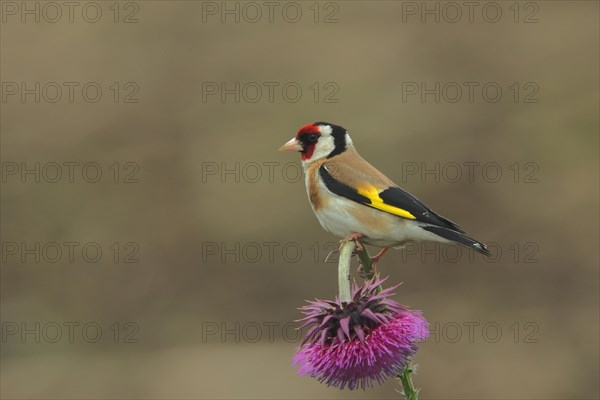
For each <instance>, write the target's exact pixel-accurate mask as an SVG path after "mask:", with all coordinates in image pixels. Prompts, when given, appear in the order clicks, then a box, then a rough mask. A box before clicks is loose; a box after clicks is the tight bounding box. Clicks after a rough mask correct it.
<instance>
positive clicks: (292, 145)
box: [279, 137, 303, 151]
mask: <svg viewBox="0 0 600 400" xmlns="http://www.w3.org/2000/svg"><path fill="white" fill-rule="evenodd" d="M302 150H303V148H302V144H300V142H299V141H298V140H297V139H296V138H295V137H294V138H292V139H291V140H290V141H289V142H287V143H286V144H284V145H283V146H281V147H280V148H279V151H302Z"/></svg>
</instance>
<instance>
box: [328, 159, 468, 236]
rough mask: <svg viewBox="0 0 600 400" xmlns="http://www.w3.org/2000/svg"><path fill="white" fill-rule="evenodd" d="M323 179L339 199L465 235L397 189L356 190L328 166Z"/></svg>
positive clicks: (372, 188) (450, 223) (419, 202)
mask: <svg viewBox="0 0 600 400" xmlns="http://www.w3.org/2000/svg"><path fill="white" fill-rule="evenodd" d="M319 175H320V177H321V180H322V181H323V183H324V184H325V187H327V189H328V190H329V191H330V192H331V193H334V194H336V195H338V196H342V197H345V198H347V199H349V200H352V201H355V202H357V203H360V204H364V205H365V206H369V207H372V208H376V209H378V210H381V211H384V212H387V213H389V214H393V215H397V216H399V217H401V218H406V219H412V220H416V221H419V222H423V223H427V224H431V225H435V226H440V227H443V228H448V229H451V230H453V231H457V232H461V233H464V231H463V230H462V229H461V228H460V227H459V226H458V225H456V224H455V223H454V222H452V221H450V220H448V219H446V218H444V217H442V216H440V215H438V214H436V213H435V212H433V211H432V210H431V209H430V208H429V207H427V205H426V204H425V203H423V202H422V201H421V200H419V199H417V198H416V197H415V196H413V195H412V194H410V193H408V192H406V191H404V190H402V189H401V188H399V187H397V186H392V187H389V188H386V189H384V190H381V191H379V190H378V189H377V188H376V187H375V186H372V185H369V184H365V185H364V187H360V188H353V187H351V186H348V185H346V184H345V183H343V182H340V181H339V180H337V179H336V178H335V177H333V176H332V175H331V174H330V173H329V171H328V170H327V168H326V166H325V165H322V166H321V167H320V168H319Z"/></svg>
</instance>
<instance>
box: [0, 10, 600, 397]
mask: <svg viewBox="0 0 600 400" xmlns="http://www.w3.org/2000/svg"><path fill="white" fill-rule="evenodd" d="M57 4H59V5H60V4H61V3H57ZM236 4H237V5H236ZM254 4H257V5H258V7H259V8H260V9H261V13H262V15H261V16H260V17H258V16H257V14H256V6H250V7H254V8H248V6H247V4H246V3H235V2H228V3H227V4H226V5H225V4H224V3H221V2H214V3H202V2H195V1H175V2H167V1H147V2H146V1H138V2H122V3H117V4H116V5H115V4H114V3H113V2H103V1H102V2H100V1H98V2H95V3H94V2H93V4H92V5H88V2H80V3H77V4H76V5H75V6H74V9H73V15H72V20H69V19H70V17H69V13H68V11H69V10H68V8H67V7H66V6H60V7H61V8H62V9H61V10H60V11H61V12H62V15H61V16H59V15H58V14H56V12H57V11H56V8H52V6H49V7H48V6H46V8H44V6H45V5H46V3H44V2H41V3H38V5H37V6H36V5H35V3H34V2H27V3H23V2H6V1H3V2H2V26H1V32H0V33H1V42H0V44H1V63H0V67H1V80H2V85H3V86H2V96H3V98H2V103H1V107H2V111H1V119H2V124H1V131H2V142H1V145H2V148H1V156H2V162H3V164H2V172H3V177H2V194H1V200H2V232H1V233H2V269H1V273H2V276H1V278H2V279H1V289H2V290H1V300H2V306H1V311H2V315H1V320H2V335H3V336H2V343H1V380H2V382H1V385H0V386H1V392H0V393H1V395H2V397H3V398H27V399H32V398H40V399H42V398H108V399H111V398H115V399H116V398H198V399H201V398H223V399H224V398H295V399H299V398H315V399H327V398H399V397H400V395H399V393H398V392H397V390H399V388H400V387H399V385H398V383H397V382H394V381H393V380H390V381H388V382H387V383H386V384H384V385H382V386H377V387H376V388H375V389H373V390H369V391H366V392H363V391H356V392H346V391H344V392H342V391H339V390H337V389H333V388H327V387H325V386H324V385H321V384H319V383H318V382H317V381H315V380H314V379H310V378H306V377H299V376H297V375H296V372H295V369H294V368H292V366H291V355H292V353H293V350H294V348H295V346H297V344H298V342H297V340H295V339H296V334H295V332H294V331H293V329H292V328H293V327H292V325H291V324H290V323H291V321H293V320H294V319H296V318H298V317H299V312H298V311H297V310H296V308H297V307H299V306H301V305H302V304H303V302H304V300H306V299H312V298H314V297H321V298H331V297H333V296H335V293H336V289H337V287H336V282H337V278H336V267H335V264H325V263H323V258H324V256H325V255H326V253H327V252H328V250H330V248H331V246H332V245H333V244H332V242H334V241H336V240H337V238H335V237H333V236H331V235H329V234H328V233H327V232H324V231H323V230H322V229H321V228H320V226H319V224H318V222H317V220H316V218H315V217H314V216H313V214H312V211H311V210H310V207H309V204H308V201H307V198H306V195H305V189H304V183H303V180H302V178H299V179H296V177H295V174H296V173H297V172H298V165H299V157H298V156H297V155H296V154H281V153H278V152H276V149H277V148H278V147H279V146H280V145H281V144H282V143H283V142H284V141H287V140H288V139H289V138H290V137H291V136H293V135H294V134H295V131H296V130H297V129H298V127H299V126H301V125H303V124H306V123H309V122H314V121H319V120H321V121H329V122H333V123H338V124H340V125H343V126H344V127H346V128H348V129H349V131H350V133H351V134H352V138H353V140H354V142H355V144H356V146H357V147H358V149H359V151H360V152H361V153H362V154H363V155H364V156H365V157H366V158H367V159H368V160H370V161H371V162H372V163H373V164H375V165H376V166H377V167H379V168H380V169H381V170H382V171H384V172H385V173H386V174H388V175H389V176H390V177H391V178H392V179H394V180H395V181H396V182H398V183H399V184H402V185H403V186H404V187H405V188H406V189H408V190H409V191H411V192H412V193H414V194H416V195H417V196H418V197H420V198H421V199H422V200H424V201H425V202H427V203H428V204H429V205H430V206H431V207H432V208H433V209H434V210H436V211H438V212H440V213H441V214H442V215H445V216H447V217H449V218H451V219H453V220H455V221H457V222H458V223H460V224H461V225H462V226H463V227H464V228H465V229H466V230H467V231H468V232H469V233H471V234H472V235H473V236H475V237H477V238H478V239H480V240H483V241H488V242H492V243H495V249H496V258H495V259H494V261H495V262H489V261H485V260H483V259H482V257H480V256H478V255H477V256H475V257H474V258H473V259H471V258H469V257H470V256H469V255H468V253H467V252H462V253H459V257H458V259H457V260H454V259H453V257H454V256H455V255H456V248H454V249H453V248H450V249H448V248H445V247H437V248H435V247H431V249H433V250H432V251H433V253H428V252H427V251H426V249H424V248H423V247H421V248H418V249H417V248H412V249H410V250H411V251H410V254H405V255H404V256H403V253H402V252H399V251H395V252H392V253H391V254H390V255H388V256H386V258H384V259H383V261H382V262H381V264H380V270H381V271H382V273H383V274H384V275H390V282H393V283H397V282H404V283H403V285H402V286H401V288H400V289H399V290H398V294H397V295H396V300H398V301H400V302H402V303H404V304H407V305H409V306H411V307H413V308H417V309H421V310H423V312H424V315H425V316H426V318H427V319H428V320H429V321H430V323H431V324H432V329H433V331H432V336H431V338H430V340H429V341H428V342H426V343H424V344H423V345H422V346H421V350H420V351H419V353H418V354H417V357H416V359H415V362H416V363H417V364H419V371H418V374H417V375H416V377H415V384H416V385H417V386H419V387H421V388H422V398H425V399H459V398H460V399H465V398H469V399H475V398H477V399H517V398H518V399H550V398H552V399H593V398H598V396H599V389H598V374H599V359H598V354H599V353H598V347H599V346H598V337H599V336H598V335H599V330H598V327H599V319H598V301H599V296H598V291H599V288H598V282H599V275H598V263H599V254H598V240H599V230H598V229H599V228H598V193H599V186H598V168H599V165H598V131H599V123H598V110H599V90H598V88H599V83H600V82H599V79H598V70H599V50H598V49H599V27H598V15H599V9H598V8H599V7H598V3H597V2H594V1H582V2H577V1H547V2H546V1H542V2H529V3H527V4H526V3H517V4H516V5H515V4H513V2H497V3H494V4H495V5H492V6H487V3H486V2H481V3H477V4H478V5H477V6H476V8H475V9H474V13H473V16H472V21H469V14H468V8H466V7H465V6H461V5H460V4H461V3H454V4H458V5H459V8H460V9H461V10H460V11H461V13H462V15H461V16H460V17H458V16H457V14H456V6H446V3H443V2H442V3H436V2H428V3H426V4H425V3H421V2H418V3H412V2H366V1H355V2H330V3H316V4H315V3H313V2H297V3H293V5H289V4H288V3H286V2H281V3H275V4H276V5H275V6H274V7H275V8H274V9H273V15H272V22H271V21H269V15H268V10H269V9H268V7H269V6H267V5H265V4H264V3H261V2H259V3H254ZM436 4H437V5H436ZM35 7H38V9H37V10H38V11H35V10H36V8H35ZM224 7H227V9H231V10H234V11H233V12H234V13H235V10H236V7H238V8H237V9H238V10H239V14H238V17H239V22H236V21H235V18H236V15H235V14H224V18H225V21H224V22H222V21H221V14H220V13H221V12H222V11H224V10H225V9H224ZM425 7H428V8H427V9H425ZM436 7H438V10H439V14H438V17H439V22H436V21H435V19H436V15H435V14H427V13H425V14H424V17H423V18H425V21H423V20H422V16H421V12H425V11H427V10H428V9H432V10H434V11H433V12H434V13H435V12H436V11H435V10H436ZM452 7H454V8H452ZM484 7H487V8H485V14H484V11H483V10H484ZM489 7H492V8H489ZM510 7H512V8H510ZM284 8H285V11H284ZM497 8H499V9H500V11H501V15H500V16H499V17H497V18H496V17H495V12H496V10H497ZM297 9H300V11H301V12H302V15H301V16H299V17H296V12H297ZM27 10H34V11H32V12H33V14H27ZM84 10H85V11H84ZM98 10H100V12H101V14H100V16H98V15H99V14H97V12H98ZM36 12H39V15H36ZM215 13H216V14H215ZM38 17H39V22H36V21H35V19H36V18H38ZM22 19H24V21H23V20H22ZM96 19H98V20H97V22H93V21H94V20H96ZM203 19H204V20H203ZM295 19H298V21H297V22H293V20H295ZM495 19H497V21H496V22H493V21H492V20H495ZM252 20H256V22H252ZM315 20H316V21H317V22H315ZM452 20H456V22H452ZM53 21H54V22H53ZM115 21H116V22H115ZM515 21H516V22H515ZM536 21H537V22H536ZM325 22H328V23H325ZM36 82H39V85H40V86H39V89H36V86H35V85H36ZM68 82H74V83H68ZM115 82H116V84H115ZM222 82H225V84H226V85H227V87H226V88H230V89H231V88H233V89H234V90H235V85H236V82H238V83H239V84H240V89H239V91H238V94H239V96H240V99H239V102H236V99H235V96H236V95H235V94H229V95H225V98H224V99H223V101H222V99H221V94H222V93H221V86H220V85H221V83H222ZM265 82H267V84H265ZM268 82H272V83H268ZM315 82H317V84H316V85H315ZM421 82H424V83H425V84H426V88H430V89H431V88H434V89H435V83H436V82H439V83H440V89H439V92H438V93H439V95H440V100H439V102H436V101H435V98H434V96H435V95H426V96H425V98H424V101H422V100H421V93H418V94H415V95H409V92H407V90H410V89H414V87H415V85H416V87H419V85H420V84H421ZM449 82H450V83H452V82H454V83H456V84H457V85H458V86H460V87H462V88H463V89H465V90H464V91H463V93H462V95H461V96H460V97H459V98H458V99H457V101H456V102H452V101H453V99H455V98H456V94H455V92H453V91H452V90H453V88H455V86H453V84H450V86H448V83H449ZM465 82H475V83H476V84H477V86H475V90H474V98H473V99H472V101H470V100H469V99H468V92H467V90H466V86H464V83H465ZM490 82H491V83H493V84H492V85H491V87H492V88H491V89H490V91H489V92H488V93H487V94H488V97H484V95H483V94H482V87H483V86H484V85H485V84H486V83H490ZM23 83H24V84H25V86H24V87H23V86H22V84H23ZM515 83H517V84H518V86H514V84H515ZM69 85H71V87H73V88H74V89H73V98H72V99H69V91H68V87H69ZM256 85H258V86H259V87H261V88H262V90H263V92H262V94H261V97H259V98H258V99H257V92H256ZM266 85H271V86H272V87H273V88H274V92H273V96H274V97H273V98H272V99H269V96H268V94H269V93H268V86H266ZM286 85H287V86H286ZM444 85H446V86H445V88H446V89H443V88H444ZM56 86H59V87H61V88H62V96H61V97H60V98H57V93H58V92H57V91H56ZM84 86H85V87H86V89H85V93H82V90H83V88H84ZM284 86H285V87H286V90H288V91H287V92H285V93H282V89H283V87H284ZM488 86H490V85H488ZM497 86H499V87H500V88H501V90H502V97H501V98H500V99H499V100H498V101H496V102H494V101H491V98H492V97H495V94H494V91H493V89H494V88H495V87H497ZM98 87H100V89H101V91H102V92H101V95H99V97H98V98H97V99H96V97H97V96H98V95H96V94H95V90H97V88H98ZM297 87H300V88H301V90H302V94H301V95H300V96H299V97H298V100H297V101H296V102H294V100H295V97H296V96H297V95H296V94H295V91H294V90H295V89H296V88H297ZM317 87H318V88H319V89H318V92H317ZM215 88H216V89H217V90H218V92H217V93H216V94H211V93H213V92H214V90H215ZM23 90H25V94H24V93H23ZM27 90H29V91H30V92H29V94H27ZM211 90H212V91H211ZM443 90H446V91H445V92H444V91H443ZM517 95H518V96H517ZM22 96H24V97H22ZM36 96H39V102H36ZM403 96H404V99H403ZM490 96H491V97H490ZM515 96H517V97H515ZM71 100H72V101H71ZM254 100H256V101H255V102H254ZM271 100H272V101H271ZM525 100H527V102H526V101H525ZM530 100H532V101H533V100H537V102H535V101H533V102H531V101H530ZM54 101H55V102H54ZM94 101H95V102H94ZM332 101H335V102H332ZM36 162H38V163H40V164H39V167H38V172H39V174H40V176H39V182H36V179H37V178H36V176H35V168H36V167H35V165H36V164H35V163H36ZM69 162H75V163H79V164H71V165H73V168H74V175H73V179H71V181H70V179H69V177H68V167H67V166H66V165H65V164H64V163H69ZM436 162H437V163H439V165H440V169H441V168H447V169H446V170H445V171H446V172H445V175H444V173H442V172H440V174H439V175H440V176H439V177H438V179H437V180H438V181H437V182H436V176H435V175H431V174H430V175H425V176H421V174H420V172H422V171H419V172H418V173H416V174H414V175H407V174H405V172H407V170H406V168H413V167H414V166H415V165H416V166H417V167H418V168H419V169H421V163H425V164H423V165H424V166H425V168H433V166H435V165H436V164H435V163H436ZM469 162H479V163H480V164H479V165H480V167H478V168H476V169H475V170H474V171H475V175H474V178H473V179H472V180H470V179H468V177H467V171H468V170H467V167H465V166H464V165H465V164H464V163H469ZM54 163H57V164H58V165H59V166H61V172H62V176H61V177H60V178H56V164H54ZM88 163H97V164H89V165H88ZM115 163H116V164H115ZM264 163H270V164H264ZM486 163H496V164H493V165H492V167H494V168H496V169H497V168H500V172H501V173H502V176H501V177H500V178H499V179H498V181H497V182H492V181H493V180H495V175H496V174H495V173H493V172H494V171H493V170H487V171H486V172H485V173H484V172H482V169H481V168H482V167H481V166H483V165H484V164H486ZM515 163H517V164H515ZM527 163H530V164H527ZM455 164H458V165H460V166H462V167H461V168H463V169H462V175H461V177H460V179H453V178H454V176H455V173H453V172H452V171H451V170H450V169H449V168H451V167H452V166H455ZM84 165H88V167H86V171H85V172H82V169H83V166H84ZM257 166H258V167H259V168H257ZM27 168H28V169H34V172H33V173H30V174H27V173H25V174H24V175H23V172H24V171H23V170H24V169H27ZM53 168H54V169H53ZM236 168H237V172H235V171H236ZM269 168H272V169H271V170H270V169H269ZM98 169H100V171H101V172H102V176H101V177H100V178H99V179H98V182H91V181H93V180H95V179H94V176H95V175H96V172H95V171H96V170H98ZM224 170H225V172H226V170H233V171H234V172H231V173H225V174H224V175H222V172H223V171H224ZM117 171H118V172H119V174H118V175H117V174H116V172H117ZM269 171H272V176H269ZM517 171H518V173H519V174H518V175H515V174H516V172H517ZM52 181H56V182H52ZM115 181H116V182H115ZM134 181H137V182H134ZM71 242H75V244H69V243H71ZM115 243H116V245H115ZM36 246H39V247H36ZM69 246H72V248H73V249H74V250H73V258H72V259H70V258H69V254H68V251H67V249H68V248H69ZM236 246H237V247H236ZM84 247H85V249H86V251H85V252H83V253H84V254H82V250H83V248H84ZM57 248H60V249H62V252H61V254H57V253H56V249H57ZM98 248H99V249H100V250H101V251H102V254H101V255H98V256H96V255H95V252H96V251H97V249H98ZM269 249H273V250H272V252H270V250H269ZM427 249H429V248H427ZM29 250H31V251H29ZM499 251H501V253H499ZM36 257H39V258H40V260H39V262H36ZM86 257H87V258H86ZM315 259H316V260H315ZM95 260H97V262H93V261H95ZM136 260H137V261H138V262H133V263H129V262H126V261H136ZM36 324H38V325H36ZM57 326H58V328H59V329H60V331H58V330H57ZM69 326H71V327H72V333H73V336H72V337H69V333H70V332H69V329H68V327H69ZM84 327H85V329H84ZM291 327H292V328H291ZM469 327H471V328H469ZM98 328H99V329H101V336H99V335H98ZM27 330H28V331H27Z"/></svg>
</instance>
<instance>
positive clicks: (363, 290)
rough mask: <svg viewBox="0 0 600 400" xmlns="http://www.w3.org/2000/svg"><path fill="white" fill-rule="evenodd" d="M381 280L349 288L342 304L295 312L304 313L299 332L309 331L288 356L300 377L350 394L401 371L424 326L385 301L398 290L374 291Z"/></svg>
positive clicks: (415, 315) (318, 303)
mask: <svg viewBox="0 0 600 400" xmlns="http://www.w3.org/2000/svg"><path fill="white" fill-rule="evenodd" d="M386 279H387V278H386ZM384 281H385V279H377V280H370V281H367V282H365V284H364V285H363V286H361V287H358V286H357V285H356V283H354V285H353V288H352V300H351V301H350V302H348V303H347V302H340V301H339V299H338V298H336V301H327V300H318V299H317V300H315V301H309V304H308V305H307V306H304V307H302V308H301V309H300V310H301V311H302V312H303V313H304V314H306V317H305V318H303V319H301V320H300V322H302V323H303V324H302V325H301V327H300V329H301V328H305V327H310V328H309V330H308V332H307V333H306V336H305V338H304V341H303V342H302V344H301V345H300V347H298V348H297V349H296V354H295V355H294V357H293V361H294V365H297V366H298V373H299V374H300V375H310V376H312V377H313V378H316V379H318V380H319V381H320V382H325V383H326V384H327V385H328V386H337V387H339V388H340V389H343V388H344V387H346V386H347V387H348V389H351V390H352V389H356V388H362V389H366V388H367V387H373V381H377V382H379V383H383V382H384V381H385V379H386V378H387V377H388V376H396V375H398V374H399V373H401V372H402V369H403V367H404V366H405V365H406V364H407V363H408V362H409V360H410V359H411V358H412V357H413V356H414V355H415V353H416V352H417V349H418V346H417V342H418V341H423V340H425V339H426V338H427V336H428V334H429V332H428V324H427V321H426V320H425V319H424V318H423V316H422V315H421V312H420V311H412V310H409V309H408V308H407V307H405V306H403V305H401V304H400V303H397V302H395V301H394V300H390V299H389V298H388V297H389V296H390V295H392V294H393V293H391V292H392V291H393V290H394V289H396V288H397V287H398V285H397V286H393V287H390V288H387V289H383V290H381V291H380V290H379V286H380V285H381V284H382V283H383V282H384Z"/></svg>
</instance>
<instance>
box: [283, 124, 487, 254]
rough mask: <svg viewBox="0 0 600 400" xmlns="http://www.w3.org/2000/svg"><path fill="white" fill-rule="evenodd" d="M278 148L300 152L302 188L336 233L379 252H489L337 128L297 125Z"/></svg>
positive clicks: (321, 218)
mask: <svg viewBox="0 0 600 400" xmlns="http://www.w3.org/2000/svg"><path fill="white" fill-rule="evenodd" d="M279 150H280V151H298V152H300V154H301V158H302V167H303V169H304V172H305V182H306V191H307V192H308V198H309V200H310V204H311V206H312V209H313V211H314V213H315V215H316V216H317V219H318V220H319V222H320V223H321V226H322V227H323V228H324V229H325V230H327V231H329V232H331V233H333V234H334V235H337V236H340V237H343V238H346V239H347V240H357V241H358V242H360V243H363V244H368V245H372V246H376V247H383V250H382V251H381V252H380V253H379V254H378V255H377V256H375V257H373V260H374V261H375V262H377V261H378V260H379V258H380V257H381V256H382V255H383V254H384V253H385V252H386V251H387V249H388V248H389V247H395V248H401V247H402V246H404V245H405V244H407V243H409V242H419V241H435V242H442V243H449V242H456V243H459V244H461V245H463V246H465V247H468V248H470V249H473V250H475V251H477V252H479V253H482V254H485V255H490V252H489V251H488V250H487V248H486V245H485V244H483V243H481V242H478V241H477V240H475V239H472V238H470V237H468V236H467V235H465V232H464V231H463V230H462V229H461V228H460V227H459V226H458V225H456V224H455V223H454V222H452V221H450V220H448V219H446V218H444V217H442V216H440V215H438V214H436V213H435V212H433V211H432V210H431V209H430V208H429V207H428V206H427V205H425V203H423V202H422V201H420V200H419V199H417V198H416V197H415V196H413V195H411V194H410V193H408V192H406V191H404V190H402V189H401V188H400V187H399V186H398V185H396V184H395V183H394V182H392V181H391V180H390V179H389V178H388V177H387V176H385V175H384V174H382V173H381V172H379V171H378V170H377V169H376V168H375V167H373V166H372V165H371V164H369V163H368V162H367V161H366V160H365V159H364V158H362V157H361V156H360V155H359V154H358V152H357V151H356V149H355V148H354V145H353V143H352V139H350V135H349V134H348V132H347V131H346V129H344V128H342V127H341V126H338V125H334V124H330V123H327V122H315V123H314V124H308V125H305V126H303V127H301V128H300V130H299V131H298V133H297V134H296V136H295V137H294V138H292V139H291V140H290V141H288V142H287V143H286V144H284V145H283V146H282V147H281V148H280V149H279Z"/></svg>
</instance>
